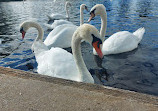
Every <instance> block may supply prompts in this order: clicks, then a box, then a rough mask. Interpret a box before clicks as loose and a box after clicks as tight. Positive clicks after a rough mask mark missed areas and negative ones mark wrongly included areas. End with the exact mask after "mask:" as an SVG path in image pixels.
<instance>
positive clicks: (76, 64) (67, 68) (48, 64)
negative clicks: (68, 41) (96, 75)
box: [20, 22, 103, 83]
mask: <svg viewBox="0 0 158 111" xmlns="http://www.w3.org/2000/svg"><path fill="white" fill-rule="evenodd" d="M30 27H34V28H36V29H37V30H38V36H37V38H36V39H35V40H34V43H33V45H32V50H33V51H34V53H35V57H36V61H37V63H38V67H37V72H38V73H39V74H43V75H48V76H52V77H58V78H63V79H69V80H73V81H78V82H86V83H94V80H93V77H92V76H91V74H90V73H89V71H88V69H87V67H86V65H85V63H84V61H83V58H82V54H81V47H80V43H81V40H84V41H87V42H88V43H90V44H91V45H92V46H93V47H94V48H95V50H96V52H97V53H98V55H99V57H100V58H102V57H103V54H102V52H101V49H100V44H102V41H101V39H100V38H101V37H100V34H99V32H98V30H97V29H96V28H95V27H94V26H92V25H89V24H83V25H81V26H80V27H78V28H77V30H76V31H75V32H74V34H73V37H72V52H73V55H72V54H71V53H69V52H67V51H66V50H64V49H62V48H51V49H50V50H49V49H48V48H47V46H46V45H45V44H44V43H43V42H42V41H43V32H41V31H40V30H42V29H40V28H39V27H37V25H35V23H34V24H29V25H28V23H27V22H24V23H22V25H21V27H20V32H21V33H22V37H23V38H24V36H25V33H26V31H27V30H28V29H29V28H30Z"/></svg>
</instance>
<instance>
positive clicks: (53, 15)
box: [47, 2, 71, 20]
mask: <svg viewBox="0 0 158 111" xmlns="http://www.w3.org/2000/svg"><path fill="white" fill-rule="evenodd" d="M69 6H71V4H70V3H69V2H66V3H65V10H66V15H63V14H58V13H57V14H54V13H52V14H50V15H47V16H48V18H49V19H50V20H56V19H66V18H69V17H70V15H69V12H68V7H69Z"/></svg>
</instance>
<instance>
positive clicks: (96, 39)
mask: <svg viewBox="0 0 158 111" xmlns="http://www.w3.org/2000/svg"><path fill="white" fill-rule="evenodd" d="M92 37H93V41H92V44H93V43H97V47H98V48H99V47H100V44H102V41H101V40H100V39H99V38H97V37H95V36H94V35H93V34H92Z"/></svg>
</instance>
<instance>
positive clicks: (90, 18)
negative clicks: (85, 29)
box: [88, 13, 95, 22]
mask: <svg viewBox="0 0 158 111" xmlns="http://www.w3.org/2000/svg"><path fill="white" fill-rule="evenodd" d="M90 15H91V16H90V17H89V19H88V22H90V21H91V20H92V18H94V17H95V14H94V13H90Z"/></svg>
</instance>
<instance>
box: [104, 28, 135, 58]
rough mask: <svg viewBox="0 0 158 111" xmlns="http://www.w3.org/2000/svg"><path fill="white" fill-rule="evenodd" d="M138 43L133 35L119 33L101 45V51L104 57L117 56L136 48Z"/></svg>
mask: <svg viewBox="0 0 158 111" xmlns="http://www.w3.org/2000/svg"><path fill="white" fill-rule="evenodd" d="M137 46H138V42H137V38H136V36H135V35H133V34H132V33H130V32H128V31H121V32H117V33H115V34H113V35H112V36H110V37H109V38H108V39H106V40H105V41H104V43H103V48H102V51H103V53H104V55H107V54H117V53H122V52H126V51H131V50H133V49H135V48H137Z"/></svg>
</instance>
